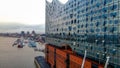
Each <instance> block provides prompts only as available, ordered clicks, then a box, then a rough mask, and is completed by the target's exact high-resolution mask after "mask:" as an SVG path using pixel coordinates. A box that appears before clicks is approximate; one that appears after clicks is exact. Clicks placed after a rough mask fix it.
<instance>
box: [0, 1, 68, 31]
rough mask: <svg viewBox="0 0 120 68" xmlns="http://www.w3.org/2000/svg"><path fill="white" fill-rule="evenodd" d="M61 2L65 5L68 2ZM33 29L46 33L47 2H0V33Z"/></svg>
mask: <svg viewBox="0 0 120 68" xmlns="http://www.w3.org/2000/svg"><path fill="white" fill-rule="evenodd" d="M47 1H49V2H52V0H47ZM59 1H60V2H61V3H63V4H64V3H66V2H67V1H68V0H59ZM28 25H29V27H28ZM36 25H39V26H36ZM17 26H18V27H17ZM22 26H24V28H23V27H22ZM33 29H35V30H36V31H38V32H43V33H44V32H45V0H0V32H20V31H21V30H33Z"/></svg>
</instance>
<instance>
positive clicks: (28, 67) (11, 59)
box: [0, 37, 44, 68]
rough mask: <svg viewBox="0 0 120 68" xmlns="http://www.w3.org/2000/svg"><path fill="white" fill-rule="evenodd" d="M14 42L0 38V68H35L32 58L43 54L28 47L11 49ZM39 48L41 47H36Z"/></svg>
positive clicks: (10, 39) (13, 39) (6, 38)
mask: <svg viewBox="0 0 120 68" xmlns="http://www.w3.org/2000/svg"><path fill="white" fill-rule="evenodd" d="M15 40H16V38H9V37H0V68H36V67H35V63H34V57H35V56H40V55H41V56H44V53H43V52H38V51H34V49H33V48H30V47H28V46H25V47H23V48H17V46H14V47H12V44H13V42H14V41H15ZM41 46H43V45H38V47H41Z"/></svg>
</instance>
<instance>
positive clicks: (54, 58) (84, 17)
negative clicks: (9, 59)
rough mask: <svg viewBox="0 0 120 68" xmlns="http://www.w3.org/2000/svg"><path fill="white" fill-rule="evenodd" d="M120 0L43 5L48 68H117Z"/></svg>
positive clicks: (56, 0)
mask: <svg viewBox="0 0 120 68" xmlns="http://www.w3.org/2000/svg"><path fill="white" fill-rule="evenodd" d="M119 12H120V0H68V1H67V2H66V3H65V4H63V3H61V2H60V1H59V0H53V1H52V2H51V3H50V2H48V1H46V25H45V26H46V28H45V32H46V39H45V41H46V45H45V46H46V49H45V59H46V61H47V62H48V64H49V65H50V67H51V68H80V67H81V68H120V13H119Z"/></svg>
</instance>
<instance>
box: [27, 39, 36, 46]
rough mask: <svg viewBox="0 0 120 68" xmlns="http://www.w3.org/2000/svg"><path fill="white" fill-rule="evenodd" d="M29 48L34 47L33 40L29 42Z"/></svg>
mask: <svg viewBox="0 0 120 68" xmlns="http://www.w3.org/2000/svg"><path fill="white" fill-rule="evenodd" d="M28 46H29V47H36V42H35V41H33V40H29V45H28Z"/></svg>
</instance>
